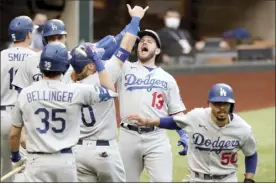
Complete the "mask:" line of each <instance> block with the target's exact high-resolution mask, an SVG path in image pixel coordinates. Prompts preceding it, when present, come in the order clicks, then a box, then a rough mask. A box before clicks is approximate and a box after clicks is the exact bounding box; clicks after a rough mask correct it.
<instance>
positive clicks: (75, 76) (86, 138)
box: [70, 6, 148, 182]
mask: <svg viewBox="0 0 276 184" xmlns="http://www.w3.org/2000/svg"><path fill="white" fill-rule="evenodd" d="M147 9H148V7H146V8H145V9H143V8H141V7H139V6H135V7H134V8H133V9H132V8H130V9H129V13H130V14H131V16H132V20H131V22H130V24H129V25H128V26H127V28H126V30H123V31H122V32H121V33H120V34H119V35H117V36H116V37H115V40H121V39H120V38H119V37H122V35H124V37H122V42H121V44H120V46H119V48H118V51H119V50H123V51H127V52H131V50H132V48H133V46H134V44H135V42H136V36H137V32H138V29H139V21H140V19H142V17H143V16H144V14H145V12H146V10H147ZM137 20H139V21H138V22H137ZM124 31H125V32H126V33H123V32H124ZM111 39H112V38H111ZM105 42H106V43H102V45H106V44H107V43H108V42H109V40H106V41H105ZM107 45H109V44H107ZM79 49H80V47H77V48H75V49H74V50H73V51H72V52H71V54H72V59H71V60H70V63H71V65H72V67H73V68H74V72H73V73H72V74H71V77H72V80H73V81H74V82H78V83H82V84H90V85H95V84H99V83H100V80H99V71H98V70H97V71H96V70H95V68H96V67H95V66H96V65H97V62H92V61H91V60H90V59H89V58H87V57H86V56H85V55H83V52H82V51H81V50H79ZM105 50H110V49H109V48H105ZM116 53H117V54H118V52H116ZM124 59H126V57H117V56H116V54H115V56H113V57H112V58H111V60H112V61H116V62H118V63H122V62H123V61H124ZM99 62H101V61H99ZM109 63H112V62H111V61H107V62H106V65H105V66H106V69H107V71H109V73H111V77H112V79H113V82H114V81H115V80H114V79H116V75H115V76H113V75H114V74H116V73H114V72H112V71H113V69H114V68H113V67H112V64H111V65H110V64H109ZM110 85H111V86H114V83H111V84H110ZM80 121H81V135H80V139H79V141H78V144H77V145H76V147H75V148H74V153H75V155H76V162H77V170H78V179H79V182H125V181H126V177H125V170H124V165H123V162H122V159H121V156H120V152H119V149H118V146H117V141H116V131H117V123H116V111H115V104H114V101H112V100H109V101H107V102H104V103H101V104H95V105H93V106H85V107H83V108H82V117H81V118H80ZM91 155H92V156H91ZM88 158H89V159H88Z"/></svg>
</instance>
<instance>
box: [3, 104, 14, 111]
mask: <svg viewBox="0 0 276 184" xmlns="http://www.w3.org/2000/svg"><path fill="white" fill-rule="evenodd" d="M13 107H14V105H1V108H0V110H1V111H5V110H7V108H13Z"/></svg>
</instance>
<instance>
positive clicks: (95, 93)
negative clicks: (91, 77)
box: [74, 84, 118, 105]
mask: <svg viewBox="0 0 276 184" xmlns="http://www.w3.org/2000/svg"><path fill="white" fill-rule="evenodd" d="M74 85H75V86H77V88H78V90H79V93H78V99H79V101H80V102H81V103H82V104H84V105H94V104H96V103H100V102H103V101H107V100H110V99H112V98H114V97H117V96H118V94H117V93H115V92H113V91H111V90H109V89H106V88H104V87H101V86H97V85H95V86H92V85H86V84H74Z"/></svg>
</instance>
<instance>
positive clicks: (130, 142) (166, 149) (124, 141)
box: [119, 127, 173, 182]
mask: <svg viewBox="0 0 276 184" xmlns="http://www.w3.org/2000/svg"><path fill="white" fill-rule="evenodd" d="M119 149H120V153H121V157H122V159H123V163H124V167H125V170H126V181H127V182H139V181H140V175H141V173H142V171H143V169H144V167H145V169H146V171H147V173H148V175H149V177H150V181H151V182H171V181H172V172H173V164H172V152H171V145H170V142H169V138H168V136H167V134H166V132H165V131H164V130H158V131H153V132H148V133H142V134H139V133H138V132H136V131H132V130H127V129H125V128H123V127H121V128H120V136H119Z"/></svg>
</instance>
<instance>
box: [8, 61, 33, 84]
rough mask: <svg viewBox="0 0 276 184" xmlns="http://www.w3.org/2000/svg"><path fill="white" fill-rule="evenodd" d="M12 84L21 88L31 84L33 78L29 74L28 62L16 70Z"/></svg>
mask: <svg viewBox="0 0 276 184" xmlns="http://www.w3.org/2000/svg"><path fill="white" fill-rule="evenodd" d="M12 85H14V86H17V87H19V88H21V89H23V88H25V87H27V86H29V85H31V78H30V76H29V74H28V67H27V64H26V62H25V63H24V64H23V65H22V66H21V67H20V68H19V69H18V71H17V72H16V74H15V76H14V79H13V81H12Z"/></svg>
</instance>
